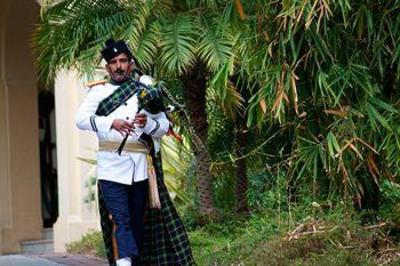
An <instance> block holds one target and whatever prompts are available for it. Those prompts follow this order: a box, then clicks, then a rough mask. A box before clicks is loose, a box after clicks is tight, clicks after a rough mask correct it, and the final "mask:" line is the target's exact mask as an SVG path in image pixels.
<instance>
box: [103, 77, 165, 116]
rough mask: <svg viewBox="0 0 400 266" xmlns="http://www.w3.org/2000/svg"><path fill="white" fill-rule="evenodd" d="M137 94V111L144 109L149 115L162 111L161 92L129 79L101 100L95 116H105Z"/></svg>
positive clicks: (153, 87)
mask: <svg viewBox="0 0 400 266" xmlns="http://www.w3.org/2000/svg"><path fill="white" fill-rule="evenodd" d="M135 93H137V96H138V100H139V109H141V108H145V109H146V110H148V111H149V112H150V113H156V112H157V113H158V112H160V111H164V110H162V108H161V105H162V102H161V92H160V90H159V88H157V87H155V86H146V85H144V84H143V83H141V82H139V81H137V80H135V79H134V78H132V77H131V78H129V80H128V81H127V82H125V83H124V84H122V85H121V86H119V87H118V88H117V89H116V90H115V91H114V92H113V93H111V95H109V96H108V97H107V98H105V99H103V100H102V101H101V102H100V104H99V106H98V107H97V110H96V115H99V116H107V115H108V114H110V113H112V112H113V111H114V110H115V109H117V108H118V107H119V106H120V105H121V104H123V103H124V102H126V101H127V100H128V99H129V98H131V97H132V96H133V95H135Z"/></svg>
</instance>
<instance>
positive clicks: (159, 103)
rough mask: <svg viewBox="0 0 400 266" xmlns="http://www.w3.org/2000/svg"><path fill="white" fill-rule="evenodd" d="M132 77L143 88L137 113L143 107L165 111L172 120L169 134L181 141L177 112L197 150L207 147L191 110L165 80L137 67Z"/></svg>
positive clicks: (123, 143) (126, 138)
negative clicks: (177, 127)
mask: <svg viewBox="0 0 400 266" xmlns="http://www.w3.org/2000/svg"><path fill="white" fill-rule="evenodd" d="M132 78H133V79H135V80H136V82H135V83H136V84H137V85H139V87H140V88H141V89H139V90H138V92H137V96H138V101H139V108H138V111H137V113H139V112H140V111H141V110H142V109H144V110H146V111H148V112H149V113H153V114H154V113H159V112H165V113H166V115H167V117H168V119H169V121H170V125H169V129H168V133H167V134H168V135H170V136H172V137H174V138H175V139H176V140H177V141H179V142H181V141H182V140H183V138H182V136H180V135H179V134H178V133H176V132H175V130H174V128H173V125H174V124H175V123H176V120H175V118H174V117H173V115H172V114H176V115H177V116H178V117H179V121H180V126H182V127H184V128H185V129H186V130H187V131H188V133H189V134H190V136H191V139H192V143H193V145H194V148H195V149H197V150H200V149H204V148H205V145H204V144H203V142H202V140H201V139H200V137H199V136H198V135H197V133H196V132H195V130H194V128H193V126H192V125H191V123H190V116H189V112H188V111H187V109H186V107H185V105H184V104H181V103H179V102H178V101H177V99H176V98H175V97H174V96H173V95H172V94H171V92H170V91H169V90H168V88H167V87H166V83H165V82H164V81H162V80H160V81H155V80H154V79H153V78H152V77H151V76H149V75H145V74H144V73H143V72H142V71H141V70H139V69H137V68H135V69H134V70H133V71H132ZM166 103H168V105H166ZM128 137H129V135H126V136H125V137H124V139H123V140H122V142H121V144H120V146H119V147H118V150H117V152H118V154H120V155H121V152H122V150H123V148H124V146H125V144H126V141H127V140H128Z"/></svg>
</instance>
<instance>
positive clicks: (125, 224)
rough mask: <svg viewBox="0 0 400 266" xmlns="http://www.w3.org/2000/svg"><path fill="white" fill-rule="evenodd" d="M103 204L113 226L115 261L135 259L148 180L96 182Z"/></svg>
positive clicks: (138, 245) (139, 247) (141, 239)
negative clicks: (116, 255) (117, 259)
mask: <svg viewBox="0 0 400 266" xmlns="http://www.w3.org/2000/svg"><path fill="white" fill-rule="evenodd" d="M99 184H100V189H101V191H102V194H103V198H104V202H105V204H106V207H107V209H108V211H109V212H110V214H111V215H112V220H113V222H114V224H115V226H116V228H115V232H114V236H115V239H116V241H115V242H116V245H117V250H118V258H126V257H131V258H134V257H137V256H139V254H140V253H141V248H142V242H143V233H144V226H143V214H144V208H145V205H146V201H147V198H148V181H147V180H144V181H140V182H134V183H133V184H132V185H124V184H119V183H115V182H111V181H107V180H99Z"/></svg>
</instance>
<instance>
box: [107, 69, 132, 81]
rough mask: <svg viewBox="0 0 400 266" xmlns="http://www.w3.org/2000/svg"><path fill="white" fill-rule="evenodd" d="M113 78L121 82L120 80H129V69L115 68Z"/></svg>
mask: <svg viewBox="0 0 400 266" xmlns="http://www.w3.org/2000/svg"><path fill="white" fill-rule="evenodd" d="M111 78H112V79H113V80H114V81H118V82H120V81H125V80H127V79H128V78H129V75H128V72H127V71H124V70H122V69H117V70H115V71H114V72H113V73H112V75H111Z"/></svg>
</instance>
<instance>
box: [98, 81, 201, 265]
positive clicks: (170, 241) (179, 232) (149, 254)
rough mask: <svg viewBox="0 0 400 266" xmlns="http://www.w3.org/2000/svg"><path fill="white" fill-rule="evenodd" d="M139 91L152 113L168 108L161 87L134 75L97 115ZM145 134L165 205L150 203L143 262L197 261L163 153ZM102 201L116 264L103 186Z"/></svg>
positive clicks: (108, 243) (108, 249) (109, 250)
mask: <svg viewBox="0 0 400 266" xmlns="http://www.w3.org/2000/svg"><path fill="white" fill-rule="evenodd" d="M132 88H134V89H132ZM135 93H138V99H139V109H141V108H144V109H146V110H147V111H149V112H151V113H158V112H160V111H164V107H163V104H162V101H161V97H160V92H159V90H158V88H157V87H149V86H145V85H143V84H141V83H140V82H138V81H136V80H134V79H130V80H129V81H128V82H126V83H124V84H123V85H121V86H120V87H119V88H118V89H116V90H115V91H114V92H113V93H112V94H111V95H110V96H109V97H107V98H106V99H104V100H103V101H102V102H101V103H100V104H99V107H98V109H97V111H96V115H102V116H106V115H108V114H110V113H111V112H113V111H114V110H115V109H116V108H118V106H120V105H121V104H122V103H124V102H125V101H126V100H128V99H129V98H130V97H132V96H133V95H134V94H135ZM155 99H156V100H155ZM141 138H143V139H142V140H143V141H144V142H147V143H148V144H149V147H152V148H151V155H152V159H153V164H154V168H155V171H156V175H157V186H158V192H159V196H160V202H161V209H160V210H157V209H150V208H148V207H147V210H146V211H145V215H144V240H143V254H141V261H140V265H176V266H186V265H194V264H195V262H194V259H193V255H192V250H191V247H190V243H189V238H188V236H187V234H186V230H185V227H184V225H183V223H182V221H181V220H180V218H179V216H178V213H177V211H176V209H175V207H174V205H173V203H172V201H171V198H170V197H169V194H168V190H167V187H166V186H165V184H164V176H163V171H162V162H161V157H160V156H156V154H155V153H154V148H153V145H152V144H153V142H152V140H151V137H150V136H148V135H146V134H142V137H141ZM98 201H99V211H100V221H101V229H102V232H103V239H104V244H105V249H106V254H107V259H108V262H109V264H110V266H115V265H116V264H115V257H114V252H113V244H112V237H113V223H112V221H111V220H110V218H109V212H108V210H107V208H106V205H105V202H104V199H103V195H102V192H101V189H100V187H99V186H98Z"/></svg>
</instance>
